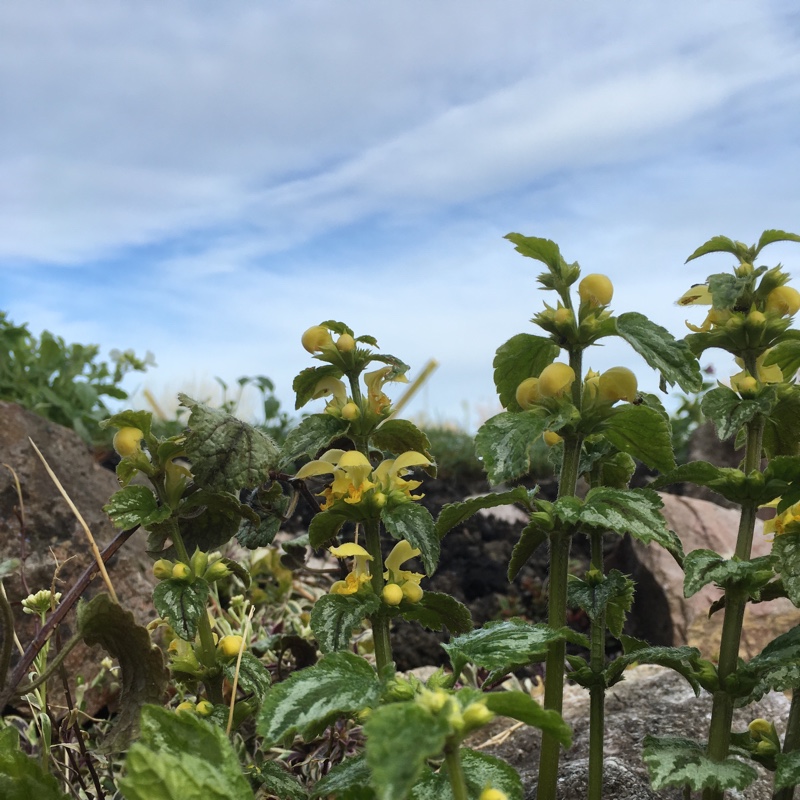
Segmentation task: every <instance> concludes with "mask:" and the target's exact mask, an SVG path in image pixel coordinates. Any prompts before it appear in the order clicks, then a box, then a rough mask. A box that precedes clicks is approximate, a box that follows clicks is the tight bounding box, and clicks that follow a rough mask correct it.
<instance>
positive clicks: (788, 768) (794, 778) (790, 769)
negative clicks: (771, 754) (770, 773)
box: [775, 750, 800, 789]
mask: <svg viewBox="0 0 800 800" xmlns="http://www.w3.org/2000/svg"><path fill="white" fill-rule="evenodd" d="M775 762H776V764H777V769H776V770H775V788H776V789H785V788H787V787H789V786H797V784H798V783H800V750H794V751H793V752H791V753H778V754H777V755H776V756H775Z"/></svg>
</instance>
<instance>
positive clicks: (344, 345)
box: [336, 333, 356, 353]
mask: <svg viewBox="0 0 800 800" xmlns="http://www.w3.org/2000/svg"><path fill="white" fill-rule="evenodd" d="M355 348H356V340H355V339H354V338H353V337H352V336H351V335H350V334H349V333H343V334H342V335H341V336H340V337H339V338H338V339H337V340H336V349H337V350H338V351H339V352H340V353H349V352H351V351H352V350H355Z"/></svg>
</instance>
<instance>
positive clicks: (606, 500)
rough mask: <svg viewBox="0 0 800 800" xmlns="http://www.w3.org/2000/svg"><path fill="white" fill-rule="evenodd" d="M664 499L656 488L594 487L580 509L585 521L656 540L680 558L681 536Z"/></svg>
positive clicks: (591, 525)
mask: <svg viewBox="0 0 800 800" xmlns="http://www.w3.org/2000/svg"><path fill="white" fill-rule="evenodd" d="M663 505H664V504H663V502H662V500H661V498H660V497H659V496H658V494H657V493H656V492H654V491H653V490H652V489H608V488H606V487H601V488H598V489H592V490H591V491H590V492H589V493H588V494H587V495H586V500H585V501H584V503H583V507H582V508H581V512H580V522H581V524H582V525H586V526H589V527H593V528H596V529H601V530H604V531H605V530H607V531H613V532H615V533H619V534H620V535H624V534H626V533H627V534H630V535H631V536H633V537H634V538H635V539H638V540H639V541H640V542H643V543H644V544H650V542H656V543H657V544H659V545H660V546H661V547H663V548H664V549H665V550H667V551H668V552H670V553H672V555H673V556H675V558H676V559H677V560H678V561H680V560H681V559H682V558H683V546H682V545H681V540H680V539H679V538H678V537H677V536H676V535H675V533H673V532H672V531H671V530H670V529H669V528H668V527H667V523H666V520H665V519H664V517H663V516H662V514H661V508H662V507H663Z"/></svg>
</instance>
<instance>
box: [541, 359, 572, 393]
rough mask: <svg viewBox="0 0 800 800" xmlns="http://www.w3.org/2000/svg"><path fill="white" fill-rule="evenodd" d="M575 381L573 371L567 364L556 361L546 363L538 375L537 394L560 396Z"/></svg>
mask: <svg viewBox="0 0 800 800" xmlns="http://www.w3.org/2000/svg"><path fill="white" fill-rule="evenodd" d="M574 382H575V371H574V370H573V369H572V367H570V366H569V364H562V363H560V362H558V361H555V362H553V363H552V364H548V366H546V367H545V368H544V369H543V370H542V373H541V375H539V386H538V389H539V394H540V395H541V396H542V397H561V396H563V395H565V394H566V393H567V392H568V391H569V390H570V388H571V387H572V384H573V383H574Z"/></svg>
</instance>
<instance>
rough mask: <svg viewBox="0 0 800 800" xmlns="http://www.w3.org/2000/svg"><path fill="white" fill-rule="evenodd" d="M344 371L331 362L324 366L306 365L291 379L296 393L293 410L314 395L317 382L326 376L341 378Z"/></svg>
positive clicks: (300, 406)
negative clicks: (306, 366) (305, 367)
mask: <svg viewBox="0 0 800 800" xmlns="http://www.w3.org/2000/svg"><path fill="white" fill-rule="evenodd" d="M342 375H344V373H343V372H342V371H341V370H340V369H339V367H336V366H334V365H333V364H326V365H325V366H324V367H308V368H307V369H304V370H303V371H302V372H301V373H300V374H299V375H298V376H297V377H296V378H295V379H294V381H292V389H293V390H294V391H295V394H296V395H297V399H296V400H295V404H294V407H295V410H297V409H300V408H302V407H303V406H304V405H305V404H306V403H307V402H308V401H309V400H311V398H312V397H313V396H314V390H315V389H316V388H317V384H318V383H319V382H320V381H321V380H322V379H323V378H327V377H333V378H341V377H342Z"/></svg>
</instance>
